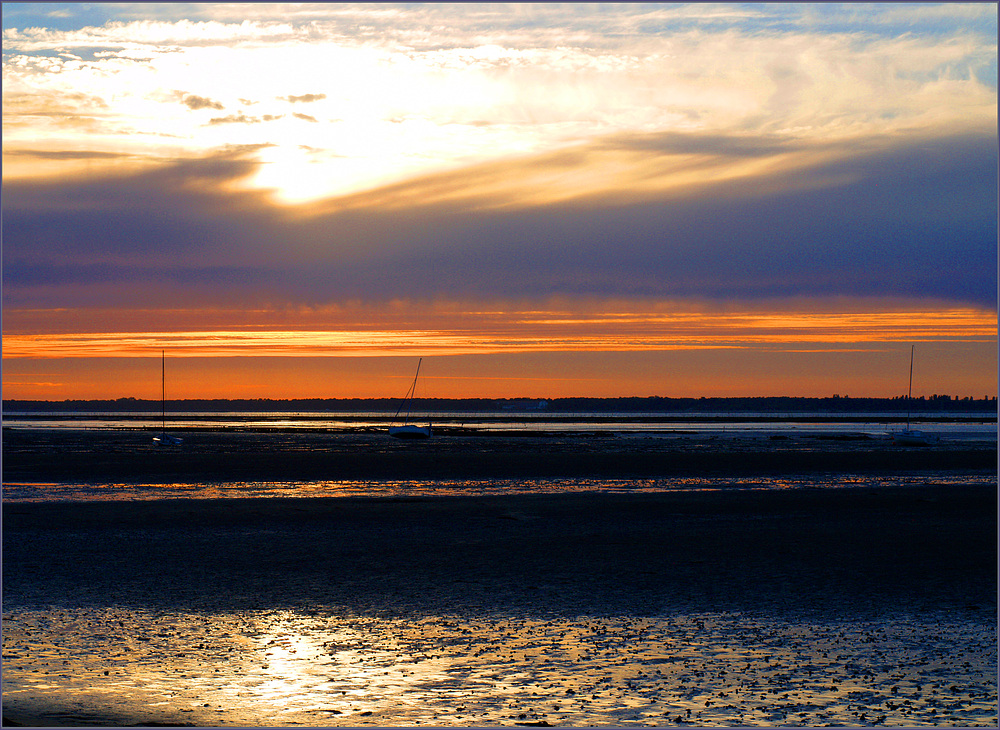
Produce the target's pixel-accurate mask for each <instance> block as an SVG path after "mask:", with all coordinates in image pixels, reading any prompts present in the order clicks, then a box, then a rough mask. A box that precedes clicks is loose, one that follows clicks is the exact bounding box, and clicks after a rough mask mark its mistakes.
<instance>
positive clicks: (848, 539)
mask: <svg viewBox="0 0 1000 730" xmlns="http://www.w3.org/2000/svg"><path fill="white" fill-rule="evenodd" d="M3 548H4V573H3V590H4V598H5V601H6V602H8V603H10V604H12V605H41V606H45V605H51V604H56V605H58V604H63V603H67V602H68V603H70V604H79V605H87V604H93V603H98V604H122V605H130V604H142V605H158V606H163V607H174V608H186V609H207V610H239V609H246V608H252V607H259V606H268V607H284V608H292V609H308V608H310V607H316V606H338V607H342V608H345V609H348V610H354V611H362V612H376V613H386V612H387V613H389V614H395V613H401V614H405V613H408V612H414V611H415V612H431V613H442V612H443V613H449V612H456V611H457V612H462V611H465V610H468V611H476V612H480V611H493V610H496V611H505V612H507V611H515V612H529V613H542V614H548V613H556V614H564V615H565V614H570V615H572V614H587V613H597V614H608V613H611V614H614V613H627V614H638V615H643V614H656V613H659V612H662V611H680V610H683V611H723V610H725V611H746V612H777V613H779V614H785V613H787V612H793V613H798V612H804V613H815V612H819V613H820V614H823V615H838V614H845V615H850V616H857V615H860V614H865V615H868V614H870V615H874V616H878V615H879V614H880V613H882V612H886V611H900V610H902V611H924V610H930V611H935V610H942V609H946V610H957V611H961V612H967V611H970V612H974V613H980V612H985V613H984V614H983V615H991V614H992V613H993V612H995V607H996V588H997V579H996V565H997V563H996V493H995V490H994V488H993V487H990V486H969V487H960V486H949V487H946V488H945V487H940V486H934V485H924V486H910V487H905V488H879V489H836V490H822V489H797V490H790V491H735V492H725V491H722V492H689V493H659V494H626V495H611V494H558V495H521V496H506V497H437V498H428V499H422V498H417V499H413V498H408V499H364V498H361V499H358V498H331V499H263V500H262V499H256V500H254V499H247V500H242V499H229V500H170V501H152V502H99V503H96V502H95V503H83V504H79V503H78V504H62V503H36V504H11V505H6V506H5V508H4V510H3Z"/></svg>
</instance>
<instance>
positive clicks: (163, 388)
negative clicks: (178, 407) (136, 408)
mask: <svg viewBox="0 0 1000 730" xmlns="http://www.w3.org/2000/svg"><path fill="white" fill-rule="evenodd" d="M160 420H161V426H162V429H163V433H166V432H167V351H166V350H160Z"/></svg>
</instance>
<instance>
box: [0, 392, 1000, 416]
mask: <svg viewBox="0 0 1000 730" xmlns="http://www.w3.org/2000/svg"><path fill="white" fill-rule="evenodd" d="M399 403H400V400H399V399H398V398H291V399H274V398H238V399H224V398H216V399H203V398H192V399H170V400H167V401H166V405H167V406H168V407H169V409H170V410H171V411H174V412H176V411H208V412H212V411H219V412H222V411H256V412H270V411H355V412H368V411H393V410H395V409H396V408H397V407H398V406H399ZM160 407H161V402H160V401H159V400H148V399H140V398H132V397H125V398H116V399H114V400H61V401H49V400H4V401H3V408H4V410H7V411H35V412H45V411H88V412H93V411H118V412H147V411H158V410H160ZM411 409H412V410H419V411H451V412H477V413H484V412H485V413H489V412H498V413H500V412H506V413H510V412H514V413H517V412H529V411H530V412H536V413H682V412H684V411H693V412H739V411H752V412H778V413H782V412H784V413H788V412H796V411H806V412H809V411H823V412H834V413H851V412H864V411H906V410H911V411H913V412H935V411H959V412H963V411H966V412H980V411H996V409H997V398H996V396H983V397H982V398H981V399H974V398H971V397H965V398H961V399H959V398H958V397H957V396H950V395H938V394H935V395H932V396H930V397H927V396H919V397H912V398H907V396H905V395H902V396H894V397H891V398H852V397H850V396H846V395H844V396H841V395H833V396H828V397H819V398H816V397H798V396H758V397H712V398H707V397H701V398H670V397H666V396H647V397H640V396H626V397H611V398H587V397H569V398H551V399H537V398H536V399H525V398H414V399H413V401H412V403H411Z"/></svg>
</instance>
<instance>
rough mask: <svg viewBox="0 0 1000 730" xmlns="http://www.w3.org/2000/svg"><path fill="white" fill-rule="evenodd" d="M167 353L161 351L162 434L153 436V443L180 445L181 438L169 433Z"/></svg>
mask: <svg viewBox="0 0 1000 730" xmlns="http://www.w3.org/2000/svg"><path fill="white" fill-rule="evenodd" d="M166 386H167V353H166V351H161V352H160V419H161V425H160V435H159V436H153V443H156V444H159V445H160V446H180V445H181V439H179V438H177V437H176V436H171V435H170V434H168V433H167V398H166V395H167V387H166Z"/></svg>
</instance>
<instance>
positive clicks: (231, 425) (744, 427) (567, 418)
mask: <svg viewBox="0 0 1000 730" xmlns="http://www.w3.org/2000/svg"><path fill="white" fill-rule="evenodd" d="M393 415H394V414H393V413H389V412H371V413H355V412H339V413H338V412H327V413H315V412H303V411H294V412H285V413H260V412H245V411H234V412H224V413H210V412H199V413H187V412H185V413H171V412H167V413H166V423H167V427H168V428H169V429H179V430H186V429H197V428H206V429H238V428H272V429H282V430H293V431H294V430H327V431H345V430H357V429H384V428H387V427H388V426H389V424H391V423H392V422H393ZM900 418H905V414H900V413H852V414H846V415H845V414H817V413H746V412H740V413H641V414H637V413H560V414H556V413H548V412H537V413H535V412H517V413H441V412H434V413H421V412H415V413H413V414H411V416H410V421H412V422H415V423H427V422H430V423H432V424H433V425H434V426H436V427H438V428H442V429H446V430H447V429H458V428H464V429H473V430H477V431H487V432H506V431H519V430H521V431H526V430H545V431H567V432H574V431H599V432H611V433H618V434H626V435H627V434H639V435H643V434H658V433H660V434H670V433H678V432H686V433H695V434H706V435H707V434H741V433H742V434H772V433H787V434H797V433H803V434H808V433H820V432H833V433H860V434H868V435H872V436H884V435H885V434H887V433H889V432H890V431H893V430H898V429H900V428H902V427H903V425H902V424H901V423H900V422H899V421H900ZM918 418H919V428H920V429H921V430H924V431H927V432H929V433H934V434H937V435H940V436H941V437H943V438H952V439H992V440H994V441H996V437H997V414H996V413H992V412H986V413H971V414H970V413H957V412H956V413H936V414H933V415H932V416H920V417H917V416H914V419H913V420H914V423H917V422H918ZM3 419H4V425H5V426H11V427H30V428H55V429H67V428H68V429H80V428H84V429H102V430H103V429H143V428H150V427H154V426H156V425H158V424H160V422H161V419H162V415H161V413H160V412H152V411H150V412H145V413H124V412H100V413H99V412H78V411H75V412H69V411H65V412H53V413H25V412H19V411H10V412H5V413H4V414H3Z"/></svg>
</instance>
